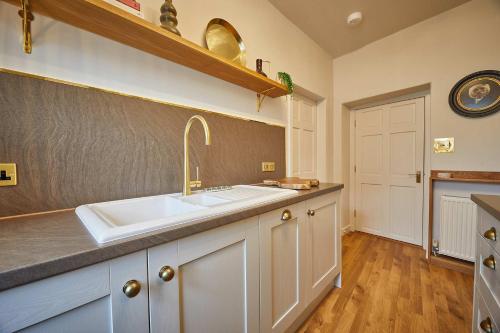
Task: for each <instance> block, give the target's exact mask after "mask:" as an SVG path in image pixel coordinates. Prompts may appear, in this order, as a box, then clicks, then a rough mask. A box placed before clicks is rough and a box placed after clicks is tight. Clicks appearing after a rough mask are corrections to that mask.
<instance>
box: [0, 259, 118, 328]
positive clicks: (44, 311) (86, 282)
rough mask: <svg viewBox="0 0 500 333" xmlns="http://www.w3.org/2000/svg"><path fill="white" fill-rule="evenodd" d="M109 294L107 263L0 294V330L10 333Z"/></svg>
mask: <svg viewBox="0 0 500 333" xmlns="http://www.w3.org/2000/svg"><path fill="white" fill-rule="evenodd" d="M109 293H110V287H109V266H108V264H107V263H102V264H97V265H93V266H89V267H85V268H82V269H79V270H76V271H72V272H69V273H65V274H62V275H57V276H54V277H50V278H47V279H44V280H40V281H37V282H33V283H30V284H27V285H24V286H20V287H17V288H13V289H9V290H6V291H4V292H1V293H0V332H12V331H17V330H20V329H23V328H25V327H28V326H30V325H33V324H35V323H39V322H41V321H43V320H46V319H49V318H52V317H54V316H57V315H59V314H61V313H63V312H67V311H69V310H72V309H75V308H77V307H80V306H82V305H84V304H87V303H89V302H91V301H94V300H97V299H99V298H101V297H103V296H106V295H108V294H109Z"/></svg>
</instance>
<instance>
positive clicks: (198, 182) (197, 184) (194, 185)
mask: <svg viewBox="0 0 500 333" xmlns="http://www.w3.org/2000/svg"><path fill="white" fill-rule="evenodd" d="M189 186H191V188H200V187H201V180H200V167H199V166H197V167H196V180H191V181H190V182H189Z"/></svg>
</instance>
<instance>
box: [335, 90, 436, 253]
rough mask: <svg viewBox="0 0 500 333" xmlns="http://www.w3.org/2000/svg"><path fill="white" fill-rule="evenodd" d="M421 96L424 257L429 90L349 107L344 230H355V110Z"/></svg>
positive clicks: (426, 246) (427, 183)
mask: <svg viewBox="0 0 500 333" xmlns="http://www.w3.org/2000/svg"><path fill="white" fill-rule="evenodd" d="M419 97H423V98H424V165H423V172H422V177H423V180H422V182H423V205H422V206H423V207H422V210H423V211H422V247H423V248H424V249H425V250H426V257H427V256H428V255H429V253H427V248H428V239H429V236H428V233H429V218H428V217H429V200H428V198H429V197H428V193H427V192H426V189H428V188H429V176H430V170H431V162H430V158H431V149H430V147H431V133H430V128H431V126H430V125H431V117H430V115H431V96H430V93H429V91H425V92H420V93H414V94H409V95H405V96H400V97H397V98H393V99H387V100H384V101H378V102H376V103H367V104H365V105H362V106H357V107H355V108H351V109H349V111H350V112H349V198H348V201H349V224H348V225H346V226H344V230H343V231H344V232H349V231H354V230H357V221H356V216H355V215H354V209H355V208H356V174H355V172H354V166H355V164H356V129H355V126H354V121H355V112H356V111H358V110H361V109H365V108H368V107H373V106H377V105H384V104H390V103H395V102H401V101H406V100H410V99H415V98H419Z"/></svg>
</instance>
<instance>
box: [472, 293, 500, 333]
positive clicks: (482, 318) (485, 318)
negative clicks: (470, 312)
mask: <svg viewBox="0 0 500 333" xmlns="http://www.w3.org/2000/svg"><path fill="white" fill-rule="evenodd" d="M474 294H475V300H474V323H473V327H472V332H473V333H486V332H488V330H487V326H491V327H492V329H493V330H492V332H493V333H499V332H500V331H499V328H498V325H497V323H498V319H499V318H498V317H497V316H495V313H493V312H492V311H491V309H490V308H489V306H488V304H487V301H486V299H485V298H484V297H483V295H482V293H481V292H480V291H479V289H478V288H477V287H476V290H475V293H474ZM486 296H487V295H486ZM481 326H482V327H481Z"/></svg>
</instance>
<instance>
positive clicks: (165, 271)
mask: <svg viewBox="0 0 500 333" xmlns="http://www.w3.org/2000/svg"><path fill="white" fill-rule="evenodd" d="M158 276H159V277H160V279H162V280H163V281H165V282H168V281H170V280H172V279H173V278H174V276H175V271H174V269H173V268H172V267H170V266H163V267H162V268H161V269H160V273H158Z"/></svg>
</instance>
